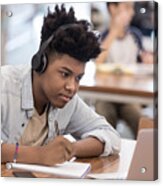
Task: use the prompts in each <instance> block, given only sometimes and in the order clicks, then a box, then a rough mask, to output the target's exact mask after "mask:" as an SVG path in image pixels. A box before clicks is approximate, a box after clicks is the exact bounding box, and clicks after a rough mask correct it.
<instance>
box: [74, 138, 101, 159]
mask: <svg viewBox="0 0 163 186" xmlns="http://www.w3.org/2000/svg"><path fill="white" fill-rule="evenodd" d="M103 151H104V144H103V143H102V142H101V141H99V140H98V139H96V138H94V137H88V138H85V139H82V140H79V141H77V142H75V143H74V156H76V157H79V158H83V157H94V156H99V155H100V154H102V153H103Z"/></svg>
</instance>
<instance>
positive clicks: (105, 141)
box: [1, 5, 120, 165]
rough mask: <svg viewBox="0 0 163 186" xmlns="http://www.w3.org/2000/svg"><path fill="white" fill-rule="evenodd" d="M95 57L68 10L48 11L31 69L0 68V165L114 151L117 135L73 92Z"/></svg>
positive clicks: (86, 33) (93, 44) (88, 35)
mask: <svg viewBox="0 0 163 186" xmlns="http://www.w3.org/2000/svg"><path fill="white" fill-rule="evenodd" d="M99 53H100V47H99V43H98V38H97V37H96V36H95V34H94V33H93V32H92V31H90V29H89V24H88V22H87V21H84V20H77V19H76V18H75V15H74V11H73V8H71V9H70V10H69V11H68V12H66V10H65V8H64V6H63V5H62V6H61V8H59V7H58V6H56V7H55V11H54V12H50V11H48V15H47V16H46V17H45V18H44V23H43V27H42V31H41V44H40V49H39V51H38V52H37V53H36V54H35V55H34V56H33V58H32V68H28V67H26V66H25V67H20V66H19V67H15V66H4V67H2V68H1V78H2V81H1V82H2V92H1V96H2V97H1V98H2V99H1V100H2V102H1V123H2V128H1V131H2V132H1V135H2V145H1V150H2V162H8V161H16V162H24V163H37V164H43V165H54V164H56V163H62V162H64V161H66V160H69V159H71V158H72V157H73V156H76V157H93V156H99V155H103V156H108V155H109V154H114V153H118V152H119V150H120V137H119V135H118V133H117V132H116V131H115V130H114V129H113V128H112V127H111V126H110V124H108V123H107V122H106V120H105V119H104V118H103V117H101V116H99V115H98V114H96V113H95V112H94V111H93V110H91V109H90V108H89V107H88V106H87V105H86V104H85V103H84V102H83V101H82V100H81V99H80V98H79V97H78V95H77V94H76V92H77V90H78V87H79V82H80V79H81V78H82V76H83V75H84V70H85V64H86V62H87V61H89V59H91V58H95V57H97V55H98V54H99ZM67 133H70V134H72V135H73V136H74V137H75V138H76V139H77V142H74V143H71V142H69V141H68V140H66V139H65V138H64V137H63V135H64V134H67Z"/></svg>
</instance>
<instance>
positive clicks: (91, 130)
mask: <svg viewBox="0 0 163 186" xmlns="http://www.w3.org/2000/svg"><path fill="white" fill-rule="evenodd" d="M79 118H80V119H79ZM66 133H70V134H71V135H73V136H74V137H75V138H76V139H79V141H78V142H76V143H74V147H75V152H76V155H77V157H88V156H89V157H90V156H98V155H102V156H107V155H109V154H117V153H119V151H120V142H121V140H120V136H119V134H118V133H117V131H116V130H115V129H114V128H113V127H112V126H111V125H110V124H109V123H108V122H107V121H106V119H105V118H104V117H102V116H100V115H98V114H97V113H95V112H94V111H93V110H92V109H91V108H90V107H89V106H87V105H86V104H85V103H84V102H83V101H82V100H81V99H80V98H79V97H78V96H76V107H75V110H74V111H73V115H72V117H71V121H70V123H69V125H68V126H67V128H66Z"/></svg>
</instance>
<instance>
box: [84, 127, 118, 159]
mask: <svg viewBox="0 0 163 186" xmlns="http://www.w3.org/2000/svg"><path fill="white" fill-rule="evenodd" d="M90 136H93V137H96V138H97V139H98V140H100V141H101V142H102V143H104V144H105V145H104V151H103V153H102V154H101V156H108V155H111V154H118V153H119V152H120V148H121V139H120V136H119V134H116V132H111V131H110V130H109V129H96V130H94V131H91V132H89V133H86V134H83V136H82V138H86V137H90Z"/></svg>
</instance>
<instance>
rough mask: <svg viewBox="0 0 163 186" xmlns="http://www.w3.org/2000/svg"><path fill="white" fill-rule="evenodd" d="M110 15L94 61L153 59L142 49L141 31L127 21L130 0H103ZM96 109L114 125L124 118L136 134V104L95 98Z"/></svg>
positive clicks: (131, 7) (131, 13) (130, 14)
mask: <svg viewBox="0 0 163 186" xmlns="http://www.w3.org/2000/svg"><path fill="white" fill-rule="evenodd" d="M106 6H107V9H108V12H109V15H110V19H109V26H108V29H107V30H106V31H105V32H104V33H103V34H102V36H103V41H102V44H101V48H103V49H104V50H103V51H102V52H101V54H100V55H99V56H98V57H97V58H96V63H97V64H101V63H120V64H134V63H137V62H138V61H139V60H140V61H139V62H144V63H153V55H152V54H150V53H148V52H146V51H145V50H144V49H143V45H142V34H141V32H140V30H139V29H138V28H136V27H131V26H130V23H131V20H132V18H133V16H134V13H135V12H134V3H133V2H107V3H106ZM96 111H97V112H98V113H99V114H101V115H104V116H105V117H106V118H107V120H108V121H109V122H110V123H111V124H112V125H113V126H114V127H115V128H116V124H117V121H118V119H119V118H120V119H122V120H124V121H125V122H126V123H127V124H128V125H129V126H130V127H131V129H132V131H133V134H134V137H135V138H136V136H137V130H138V123H139V119H140V117H141V107H140V105H136V104H117V103H112V102H103V101H97V103H96Z"/></svg>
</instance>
